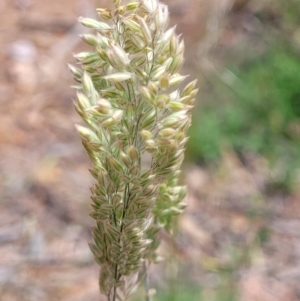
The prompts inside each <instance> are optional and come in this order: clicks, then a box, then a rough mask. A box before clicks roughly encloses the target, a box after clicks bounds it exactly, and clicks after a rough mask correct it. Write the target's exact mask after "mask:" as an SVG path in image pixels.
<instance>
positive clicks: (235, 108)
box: [189, 46, 300, 184]
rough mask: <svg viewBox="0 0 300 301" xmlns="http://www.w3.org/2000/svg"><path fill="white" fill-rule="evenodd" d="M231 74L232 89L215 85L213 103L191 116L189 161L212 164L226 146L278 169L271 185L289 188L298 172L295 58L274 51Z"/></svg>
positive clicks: (299, 100)
mask: <svg viewBox="0 0 300 301" xmlns="http://www.w3.org/2000/svg"><path fill="white" fill-rule="evenodd" d="M231 70H233V72H234V73H235V75H236V76H237V78H238V80H236V82H235V84H234V85H233V86H232V88H228V87H225V86H224V85H223V86H220V85H219V84H215V85H214V88H213V91H212V97H214V98H215V100H211V101H210V102H209V103H208V104H205V105H204V106H202V107H201V108H200V109H199V110H198V112H196V115H195V118H194V122H193V126H192V128H191V131H190V136H191V139H190V144H189V150H190V156H196V157H197V158H200V159H202V160H204V161H206V162H212V161H215V160H217V159H218V158H220V155H221V152H222V149H223V148H224V147H225V146H228V145H229V146H230V147H232V148H233V149H234V150H236V151H237V152H245V151H246V152H247V151H252V152H255V153H259V154H261V155H263V156H265V157H266V158H268V159H269V160H270V163H271V166H272V167H273V168H275V169H277V170H278V169H280V170H279V171H278V172H277V173H276V179H274V180H275V182H278V183H285V184H289V183H290V181H291V180H292V179H293V178H294V173H295V170H296V168H299V167H300V158H299V152H300V139H299V138H300V59H299V56H297V55H296V54H295V53H294V51H293V50H291V48H288V47H280V46H278V47H277V48H275V49H272V50H270V51H269V52H267V53H265V54H264V55H262V56H261V57H258V58H256V59H254V60H253V59H252V60H249V61H247V62H246V63H244V64H242V65H241V66H232V67H231ZM215 81H218V79H215Z"/></svg>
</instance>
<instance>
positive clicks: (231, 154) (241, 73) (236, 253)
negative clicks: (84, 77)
mask: <svg viewBox="0 0 300 301" xmlns="http://www.w3.org/2000/svg"><path fill="white" fill-rule="evenodd" d="M164 2H165V3H167V4H169V10H170V14H171V24H172V25H173V24H178V27H177V33H183V37H184V39H185V42H186V63H185V67H184V73H187V74H191V75H192V76H193V77H197V78H198V79H199V88H200V92H199V94H198V97H197V98H198V99H197V105H196V108H195V110H194V122H193V126H192V128H191V130H190V137H191V138H190V141H189V145H188V149H187V153H186V162H185V165H184V181H185V182H186V183H187V185H188V190H189V193H188V196H187V198H186V202H187V203H188V208H187V210H186V212H185V214H184V215H183V216H182V217H181V218H180V220H179V221H178V224H177V227H176V231H175V232H176V237H175V238H170V237H169V236H168V235H166V234H163V235H162V238H161V240H162V246H161V250H160V252H161V254H162V255H164V254H165V255H166V256H165V257H166V260H165V262H164V263H163V264H162V265H159V266H155V267H153V269H152V272H151V275H150V283H151V286H152V287H155V289H156V296H155V297H154V300H157V301H186V300H189V301H202V300H203V301H204V300H205V301H295V300H300V285H299V283H300V205H299V199H300V189H299V181H300V19H299V16H300V1H299V0H185V1H183V0H172V1H171V0H168V1H167V0H166V1H164ZM109 3H110V1H109V0H64V1H61V0H51V1H47V0H0V20H1V22H0V45H1V47H0V63H1V67H0V300H2V301H36V300H44V301H48V300H49V301H55V300H57V301H71V300H72V301H86V300H104V299H101V297H100V296H99V293H98V285H97V277H98V267H97V266H96V265H95V263H94V261H93V258H92V256H91V254H90V251H89V249H88V246H87V242H88V241H90V236H91V235H90V230H89V229H90V226H91V225H92V223H93V222H92V220H91V219H90V218H89V217H88V213H89V212H90V201H89V188H88V187H89V186H90V184H91V182H92V179H91V176H90V175H89V173H88V170H87V169H88V167H89V166H90V163H89V161H88V159H87V156H86V155H85V152H84V150H83V147H82V146H81V143H80V139H79V137H78V136H77V133H76V132H75V129H74V123H80V122H81V121H80V118H79V117H78V116H77V115H76V113H75V111H74V110H73V106H72V98H73V97H74V94H75V93H74V91H73V90H72V89H71V88H70V86H71V85H72V84H74V82H73V80H72V79H71V75H70V73H69V71H68V70H67V63H74V62H75V61H74V59H73V58H72V54H73V53H76V52H78V51H79V50H83V49H87V48H85V46H84V45H82V43H81V42H80V39H79V37H78V34H80V33H83V32H84V30H85V29H84V28H83V27H81V26H80V25H78V24H77V21H76V19H77V17H78V16H81V15H82V16H90V17H93V16H95V13H94V9H95V7H107V5H109ZM142 294H143V293H142V292H137V295H136V300H143V298H142Z"/></svg>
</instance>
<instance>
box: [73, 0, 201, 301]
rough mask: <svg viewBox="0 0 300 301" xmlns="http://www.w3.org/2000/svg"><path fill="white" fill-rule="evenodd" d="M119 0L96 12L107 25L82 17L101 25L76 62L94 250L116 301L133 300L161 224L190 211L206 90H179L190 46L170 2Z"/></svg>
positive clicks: (85, 38) (83, 20)
mask: <svg viewBox="0 0 300 301" xmlns="http://www.w3.org/2000/svg"><path fill="white" fill-rule="evenodd" d="M113 2H114V5H115V10H114V11H111V10H109V9H97V12H98V14H99V16H100V17H101V18H102V20H104V21H105V22H103V21H98V20H94V19H89V18H79V21H80V22H81V23H82V24H83V25H84V26H86V27H89V28H92V29H94V31H95V34H85V35H83V36H82V40H83V41H84V42H85V43H87V44H88V45H90V46H91V47H92V51H91V52H82V53H79V54H76V55H75V58H76V59H77V60H78V63H79V65H80V67H81V68H77V67H75V66H71V65H70V66H69V67H70V70H71V72H72V73H73V75H74V78H75V80H76V81H77V82H78V83H79V86H77V87H76V89H77V98H76V100H75V102H74V106H75V109H76V111H77V112H78V114H79V115H80V116H81V117H82V119H83V120H84V121H85V123H86V126H85V127H83V126H80V125H77V126H76V127H77V130H78V132H79V134H80V135H81V138H82V143H83V146H84V147H85V149H86V151H87V153H88V155H89V157H90V159H91V161H92V163H93V168H92V169H91V174H92V175H93V177H94V178H95V179H96V183H95V184H94V186H93V187H92V188H91V192H92V197H91V198H92V201H93V204H92V207H93V212H92V213H91V216H92V217H93V218H94V219H95V220H96V226H95V227H94V228H93V229H92V232H93V237H94V243H93V244H90V248H91V250H92V252H93V254H94V257H95V260H96V262H97V263H98V264H99V265H100V267H101V273H100V282H99V283H100V289H101V291H102V293H104V294H106V295H107V296H108V300H113V301H115V300H126V298H127V297H128V295H129V294H130V292H131V291H132V287H133V286H134V285H135V283H136V282H137V278H136V277H134V275H135V274H136V273H138V272H139V271H140V268H141V265H142V263H143V262H144V261H145V260H147V261H148V262H153V261H156V254H155V249H156V248H157V246H158V240H157V238H156V236H157V233H158V231H159V229H161V228H162V227H165V228H166V229H169V228H170V225H171V222H172V219H173V217H174V216H175V215H178V214H179V213H181V212H182V210H183V209H184V207H185V204H184V203H183V202H182V199H183V198H184V196H185V187H182V186H178V176H179V173H180V166H181V163H182V161H183V157H184V150H185V143H186V142H187V139H188V138H187V137H186V131H187V129H188V128H189V126H190V123H191V109H192V107H193V104H194V97H195V95H196V93H197V89H195V85H196V81H192V82H190V83H189V84H187V86H186V87H185V88H184V89H183V90H182V91H180V90H179V89H176V88H174V87H176V86H177V85H178V84H180V83H181V82H182V81H183V80H185V79H186V76H183V75H180V74H179V73H178V72H179V70H180V68H181V66H182V64H183V61H184V57H183V52H184V43H183V41H181V40H180V38H179V37H178V36H177V35H176V34H175V28H171V29H167V25H168V21H169V15H168V8H167V6H166V5H164V4H161V3H159V1H158V0H140V1H136V2H130V3H127V4H124V5H122V4H121V3H120V2H121V1H120V0H114V1H113ZM146 162H150V163H149V164H148V166H147V164H146ZM133 279H134V280H133Z"/></svg>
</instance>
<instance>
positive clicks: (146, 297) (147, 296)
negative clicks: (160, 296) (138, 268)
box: [143, 262, 151, 301]
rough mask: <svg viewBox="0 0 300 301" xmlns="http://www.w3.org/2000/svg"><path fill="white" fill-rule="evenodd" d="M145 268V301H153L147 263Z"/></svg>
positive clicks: (144, 265)
mask: <svg viewBox="0 0 300 301" xmlns="http://www.w3.org/2000/svg"><path fill="white" fill-rule="evenodd" d="M143 268H144V287H145V291H146V296H145V301H151V297H150V294H149V290H150V285H149V275H148V269H147V265H146V262H144V264H143Z"/></svg>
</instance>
